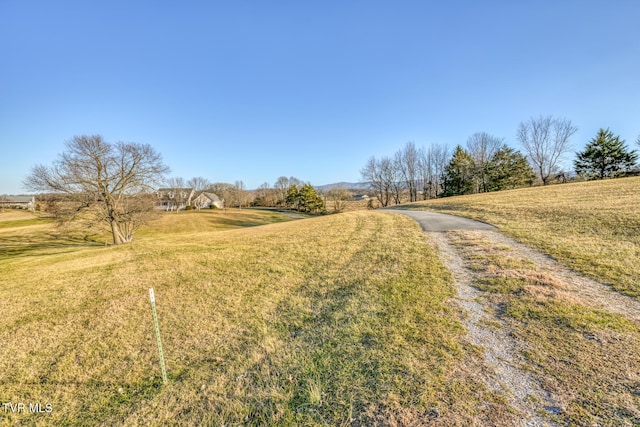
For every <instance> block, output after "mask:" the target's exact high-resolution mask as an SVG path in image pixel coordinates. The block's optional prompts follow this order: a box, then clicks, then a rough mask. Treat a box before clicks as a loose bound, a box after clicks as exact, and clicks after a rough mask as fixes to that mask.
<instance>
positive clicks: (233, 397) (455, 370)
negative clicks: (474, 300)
mask: <svg viewBox="0 0 640 427" xmlns="http://www.w3.org/2000/svg"><path fill="white" fill-rule="evenodd" d="M1 219H2V217H0V220H1ZM283 219H285V218H283V217H282V216H280V215H277V214H274V213H270V212H256V211H243V212H239V211H235V212H234V211H228V212H227V213H224V212H215V213H209V212H207V213H204V212H200V213H199V212H189V213H187V212H184V213H180V214H178V215H175V214H168V215H165V216H163V217H162V219H161V220H160V221H158V222H156V223H155V224H152V225H151V226H149V227H148V228H146V229H145V230H142V231H141V232H140V233H139V235H138V236H137V237H136V240H135V241H134V242H133V243H131V244H127V245H122V246H116V247H113V246H105V245H104V243H100V242H101V240H100V238H99V237H100V236H98V238H96V239H93V240H92V239H91V238H89V237H88V236H82V235H78V236H75V237H67V238H65V239H62V238H61V237H62V236H63V235H60V234H58V232H57V231H56V230H55V228H53V225H52V224H50V223H47V222H43V220H39V219H26V218H22V219H21V218H18V219H16V218H14V219H13V221H15V222H14V223H15V224H17V225H18V226H16V227H9V226H5V227H4V228H2V229H1V230H0V238H2V239H3V240H2V245H1V248H0V292H2V295H3V298H2V299H1V300H0V313H2V321H1V322H0V343H1V345H0V401H1V402H2V403H3V404H4V403H7V402H11V403H12V404H17V403H23V404H25V405H27V406H26V411H24V412H22V413H20V412H14V413H11V411H9V413H7V411H6V410H5V411H4V412H2V413H0V418H2V423H3V424H4V425H11V424H14V423H18V424H27V425H31V424H39V425H97V424H99V425H123V424H124V425H140V426H142V425H145V426H147V425H167V424H174V423H179V424H180V425H222V424H225V425H238V424H250V425H292V424H302V425H373V424H375V423H377V422H382V423H385V424H388V423H390V424H393V423H399V424H412V423H413V424H416V423H418V422H423V421H425V420H429V419H433V420H435V422H436V424H441V425H470V424H472V422H473V421H474V420H478V419H484V420H493V422H494V423H495V422H498V421H499V420H503V421H504V420H510V419H512V417H513V414H512V413H510V412H509V408H508V405H506V404H505V399H504V397H503V396H500V395H496V394H495V393H492V392H489V391H487V390H486V389H485V388H484V387H483V386H482V385H481V384H480V383H479V382H478V381H477V380H475V379H474V375H475V374H474V369H476V371H477V370H478V369H480V368H479V365H477V363H476V362H477V352H476V351H475V350H474V349H472V348H469V347H468V346H465V345H462V344H461V337H462V336H463V335H464V330H463V328H462V326H461V323H460V321H459V316H460V313H459V311H458V309H456V308H455V307H454V306H452V305H451V303H450V302H449V298H450V297H451V296H452V295H453V292H454V291H453V287H452V284H451V282H450V276H449V273H448V271H447V270H446V269H445V268H444V266H442V265H441V264H440V262H439V260H438V258H437V255H436V254H435V253H434V250H433V249H432V247H431V246H430V245H429V243H428V242H427V241H426V238H425V237H424V235H423V234H422V233H421V232H420V230H419V228H418V226H417V225H416V224H415V223H413V222H412V221H411V220H410V219H408V218H405V217H403V216H398V215H390V214H384V213H376V212H352V213H348V214H342V215H334V216H328V217H320V218H314V219H307V220H303V221H294V222H286V223H280V224H270V225H265V226H263V227H249V226H251V225H257V224H266V223H270V222H271V223H273V222H278V221H282V220H283ZM23 221H27V222H26V223H25V222H23ZM29 221H31V222H29ZM5 222H8V221H5ZM0 223H1V221H0ZM238 227H241V228H238ZM5 242H7V243H6V244H5ZM150 287H153V288H154V289H155V293H156V299H157V306H158V314H159V319H160V326H161V329H162V335H163V343H164V353H165V357H166V363H167V369H168V373H169V380H170V381H169V383H168V384H167V385H162V384H161V379H160V371H159V363H158V353H157V347H156V343H155V336H154V330H153V322H152V316H151V309H150V304H149V299H148V289H149V288H150ZM474 367H475V368H474ZM35 403H39V404H40V405H42V407H43V408H46V405H47V404H50V405H51V406H50V408H51V409H52V411H51V413H43V414H31V413H29V407H28V405H29V404H32V405H33V404H35ZM5 407H6V406H5ZM0 409H1V408H0ZM496 420H498V421H496Z"/></svg>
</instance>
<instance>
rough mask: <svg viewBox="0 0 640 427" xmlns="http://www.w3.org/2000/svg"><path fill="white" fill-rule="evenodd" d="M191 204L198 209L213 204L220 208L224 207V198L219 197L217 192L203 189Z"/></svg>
mask: <svg viewBox="0 0 640 427" xmlns="http://www.w3.org/2000/svg"><path fill="white" fill-rule="evenodd" d="M191 203H192V204H191V206H193V207H194V208H196V209H207V208H210V207H211V206H215V207H216V208H218V209H222V208H224V200H223V199H221V198H220V197H218V195H217V194H215V193H211V192H209V191H202V192H201V193H200V194H198V195H197V196H196V197H194V199H193V201H192V202H191Z"/></svg>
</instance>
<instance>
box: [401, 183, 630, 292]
mask: <svg viewBox="0 0 640 427" xmlns="http://www.w3.org/2000/svg"><path fill="white" fill-rule="evenodd" d="M411 206H412V207H413V208H417V209H433V210H436V211H441V212H445V213H451V214H457V215H463V216H468V217H472V218H477V219H481V220H484V221H487V222H489V223H491V224H494V225H496V226H498V227H499V228H500V229H501V230H503V231H505V232H506V233H507V234H510V235H511V236H513V237H515V238H517V239H519V240H521V241H523V242H526V243H528V244H531V245H533V246H536V247H538V248H540V249H542V250H543V251H544V252H546V253H548V254H550V255H552V256H553V257H555V258H557V259H559V260H561V261H562V262H564V263H565V264H567V265H569V266H570V267H572V268H574V269H575V270H578V271H582V272H584V273H586V274H588V275H590V276H593V277H595V278H596V279H599V280H601V281H603V282H605V283H608V284H610V285H611V286H613V287H614V288H615V289H617V290H618V291H620V292H622V293H625V294H628V295H631V296H634V297H640V269H639V268H638V260H640V177H633V178H624V179H615V180H606V181H590V182H582V183H574V184H565V185H554V186H549V187H534V188H526V189H519V190H512V191H503V192H497V193H486V194H476V195H471V196H463V197H452V198H446V199H438V200H432V201H426V202H419V203H415V204H412V205H411Z"/></svg>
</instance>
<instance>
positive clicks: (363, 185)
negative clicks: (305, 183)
mask: <svg viewBox="0 0 640 427" xmlns="http://www.w3.org/2000/svg"><path fill="white" fill-rule="evenodd" d="M370 185H371V184H370V183H369V182H336V183H333V184H325V185H317V186H314V187H315V188H316V189H317V190H331V189H332V188H334V187H343V188H346V189H348V190H356V191H357V190H368V189H369V187H370Z"/></svg>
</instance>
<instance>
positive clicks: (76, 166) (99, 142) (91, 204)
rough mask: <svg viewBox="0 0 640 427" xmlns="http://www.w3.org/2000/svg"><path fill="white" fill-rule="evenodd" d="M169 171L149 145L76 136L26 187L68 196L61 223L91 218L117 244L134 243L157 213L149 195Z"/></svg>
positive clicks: (60, 214) (35, 171)
mask: <svg viewBox="0 0 640 427" xmlns="http://www.w3.org/2000/svg"><path fill="white" fill-rule="evenodd" d="M168 172H169V167H168V166H166V165H165V164H164V163H163V162H162V157H161V156H160V154H159V153H158V152H156V151H155V150H154V149H153V148H152V147H151V146H150V145H147V144H137V143H133V142H116V143H114V144H111V143H108V142H105V141H104V140H103V138H102V137H101V136H100V135H92V136H86V135H82V136H75V137H73V138H72V139H71V140H70V141H68V142H67V143H66V150H65V151H64V152H63V153H61V154H60V155H59V158H58V160H57V161H54V163H53V165H52V166H44V165H37V166H34V167H33V169H32V170H31V174H30V175H29V176H27V178H26V179H25V181H24V186H25V188H27V189H29V190H32V191H36V192H43V193H56V194H59V195H61V196H64V202H63V203H61V204H59V205H60V206H62V208H61V209H60V210H59V211H58V212H57V213H58V217H59V219H61V220H62V221H70V220H74V219H88V220H90V223H91V224H104V225H106V226H107V227H108V229H109V231H110V232H111V234H112V236H113V244H115V245H118V244H121V243H125V242H129V241H131V240H132V239H133V233H134V232H135V230H136V229H137V228H138V227H139V226H140V225H141V224H143V223H145V222H146V221H148V220H149V218H150V216H149V215H150V213H151V212H152V211H153V208H154V197H153V196H151V195H150V194H151V193H152V191H153V190H154V186H155V185H157V184H158V183H160V182H162V178H163V177H164V175H165V174H166V173H168Z"/></svg>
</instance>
